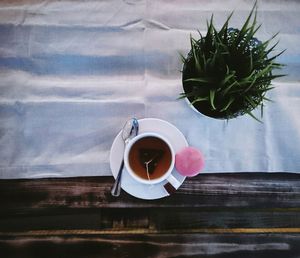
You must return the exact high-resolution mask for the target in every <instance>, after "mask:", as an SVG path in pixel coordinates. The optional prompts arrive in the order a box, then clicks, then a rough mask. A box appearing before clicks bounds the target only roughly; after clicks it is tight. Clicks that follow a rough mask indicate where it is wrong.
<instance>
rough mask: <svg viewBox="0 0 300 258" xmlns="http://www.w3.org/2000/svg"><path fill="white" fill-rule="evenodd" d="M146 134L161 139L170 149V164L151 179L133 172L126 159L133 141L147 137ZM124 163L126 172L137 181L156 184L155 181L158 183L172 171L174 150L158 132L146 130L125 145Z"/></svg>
mask: <svg viewBox="0 0 300 258" xmlns="http://www.w3.org/2000/svg"><path fill="white" fill-rule="evenodd" d="M148 136H153V137H157V138H159V139H161V140H163V141H164V142H165V143H166V144H167V145H168V147H169V149H170V152H171V164H170V166H169V169H168V170H167V171H166V173H164V174H163V175H162V176H161V177H159V178H156V179H152V180H146V179H143V178H141V177H139V176H138V175H136V173H135V172H133V170H132V169H131V167H130V165H129V160H128V154H129V151H130V149H131V147H132V145H133V144H134V143H136V142H137V141H138V140H140V139H142V138H145V137H148ZM124 164H125V168H126V170H127V171H128V173H129V174H130V175H131V176H132V177H133V178H134V179H135V180H136V181H138V182H140V183H143V184H150V185H153V184H157V183H160V182H162V181H164V180H165V179H167V178H168V177H169V176H170V174H171V173H172V171H173V169H174V165H175V152H174V149H173V147H172V145H171V143H170V142H169V140H168V139H167V138H166V137H164V136H162V135H161V134H158V133H154V132H146V133H141V134H139V135H137V136H135V137H134V138H132V139H131V140H130V141H129V142H128V144H127V145H126V146H125V151H124Z"/></svg>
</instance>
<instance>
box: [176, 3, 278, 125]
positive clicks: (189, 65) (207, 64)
mask: <svg viewBox="0 0 300 258" xmlns="http://www.w3.org/2000/svg"><path fill="white" fill-rule="evenodd" d="M232 14H233V13H231V14H230V16H229V17H228V18H227V20H226V22H225V23H224V25H223V26H222V28H221V29H220V30H219V31H217V29H216V28H215V26H214V25H213V16H212V17H211V19H210V21H209V22H207V34H206V36H205V37H203V36H202V35H201V33H200V32H199V35H200V39H195V38H193V37H192V36H191V38H190V42H191V51H190V52H189V54H188V55H187V57H184V56H182V61H183V71H182V73H183V76H182V81H183V89H184V92H183V93H181V94H180V97H179V98H180V99H181V98H187V99H188V100H189V101H190V103H191V105H193V106H194V107H195V108H196V109H197V110H198V111H199V112H201V113H203V114H205V115H207V116H211V117H214V118H223V119H230V118H234V117H237V116H239V115H243V114H249V115H250V116H252V117H253V118H255V119H257V118H256V117H255V116H254V115H253V114H252V113H251V111H252V110H253V109H255V108H257V107H258V106H261V116H262V111H263V106H264V102H265V101H269V99H268V98H267V97H266V93H267V92H268V91H269V90H271V89H272V88H273V87H272V86H271V81H272V80H273V79H275V78H278V77H281V76H284V75H283V74H277V75H274V74H273V71H274V69H279V68H281V67H282V66H283V65H282V64H279V63H277V62H275V59H276V58H277V57H278V56H279V55H281V54H282V53H283V52H284V51H282V52H280V53H278V54H276V55H273V56H272V57H269V55H270V54H271V53H272V52H273V51H274V49H275V47H276V46H277V44H278V42H277V43H275V44H273V45H272V46H269V45H270V42H271V41H272V40H273V39H274V38H275V37H276V36H277V34H275V35H274V36H273V37H272V38H271V39H269V40H267V41H265V42H261V41H259V40H257V39H256V38H255V37H254V35H255V33H256V32H257V30H258V29H259V28H260V26H261V25H258V24H257V19H256V18H257V4H256V3H255V4H254V6H253V8H252V10H251V12H250V14H249V16H248V18H247V19H246V21H245V23H244V25H243V26H242V28H241V29H233V28H228V23H229V20H230V18H231V16H232ZM257 120H258V121H260V120H259V119H257Z"/></svg>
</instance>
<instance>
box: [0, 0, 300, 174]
mask: <svg viewBox="0 0 300 258" xmlns="http://www.w3.org/2000/svg"><path fill="white" fill-rule="evenodd" d="M253 2H254V1H253ZM253 2H252V1H247V0H243V1H238V0H227V1H217V0H213V1H208V0H185V1H180V0H177V1H162V0H161V1H159V0H153V1H150V0H149V1H147V0H123V1H119V0H113V1H111V0H106V1H104V0H103V1H74V2H71V1H36V0H27V1H17V0H12V1H2V2H1V3H0V76H1V79H0V178H33V177H51V176H58V177H67V176H96V175H110V174H111V171H110V168H109V150H110V146H111V144H112V142H113V139H114V137H115V136H116V134H117V133H118V131H119V130H120V129H121V128H122V125H123V123H124V122H125V121H126V120H127V119H128V118H130V117H132V116H136V117H137V118H144V117H156V118H161V119H165V120H167V121H169V122H171V123H173V124H174V125H175V126H177V127H178V128H179V129H180V130H181V131H182V132H183V133H184V135H185V136H186V138H187V140H188V142H189V143H190V145H193V146H195V147H197V148H199V149H201V150H202V152H203V153H204V156H205V160H206V166H205V169H204V172H206V173H208V172H242V171H246V172H249V171H250V172H251V171H269V172H272V171H276V172H278V171H281V172H282V171H286V172H300V120H299V118H300V117H299V112H300V81H299V79H300V47H299V46H300V18H299V17H300V3H299V2H297V1H292V0H289V1H283V0H281V1H279V0H274V1H267V0H265V1H262V0H261V1H259V12H258V21H259V22H260V23H262V24H263V25H262V27H261V29H260V30H259V32H258V34H257V35H258V37H259V38H260V39H262V40H265V39H267V38H269V37H271V35H272V34H274V33H276V32H277V31H280V36H279V38H280V43H279V45H278V47H277V49H278V50H282V49H285V48H286V49H287V51H286V52H285V53H284V54H283V55H282V56H281V57H280V58H279V60H278V61H280V62H282V63H285V64H286V65H287V66H286V67H285V69H284V71H283V72H284V73H288V76H287V77H284V78H282V79H278V80H276V81H274V85H275V86H276V88H275V90H273V91H272V92H271V93H270V94H269V98H271V99H273V100H274V101H275V102H274V103H267V106H266V108H265V112H264V117H263V122H264V123H263V124H260V123H258V122H256V121H255V120H254V119H252V118H251V117H249V116H244V117H240V118H237V119H234V120H230V121H229V122H228V123H227V122H224V121H221V120H214V119H211V118H208V117H205V116H202V115H200V114H197V113H195V112H194V111H193V110H192V109H191V108H190V107H189V106H188V105H187V104H186V103H185V101H178V100H176V98H177V96H178V94H179V93H180V92H181V90H182V88H181V87H182V86H181V74H180V69H181V62H180V58H179V54H178V52H181V53H183V54H186V53H187V52H188V51H189V48H190V46H189V35H190V33H192V34H193V35H195V36H196V35H197V33H196V30H197V29H199V30H200V31H202V32H203V33H204V34H205V29H206V20H207V19H209V18H210V16H211V14H212V13H214V18H215V24H216V27H217V28H220V26H221V25H222V23H223V22H224V21H225V20H226V17H227V16H228V15H229V13H230V11H231V10H233V9H234V10H235V13H234V16H233V17H232V20H231V22H230V25H231V26H232V27H238V26H240V25H241V24H242V23H243V21H244V20H245V18H246V16H247V15H248V13H249V11H250V9H251V7H252V4H253Z"/></svg>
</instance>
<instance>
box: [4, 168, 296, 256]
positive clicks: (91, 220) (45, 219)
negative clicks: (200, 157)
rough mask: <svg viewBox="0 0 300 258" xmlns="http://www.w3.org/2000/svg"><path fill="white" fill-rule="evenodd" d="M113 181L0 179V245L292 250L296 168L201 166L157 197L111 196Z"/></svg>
mask: <svg viewBox="0 0 300 258" xmlns="http://www.w3.org/2000/svg"><path fill="white" fill-rule="evenodd" d="M112 183H113V180H112V178H111V177H83V178H59V179H35V180H0V201H1V212H0V253H1V254H5V257H41V256H44V257H140V255H141V254H142V255H143V257H222V258H223V257H275V258H276V257H299V256H297V255H299V254H300V216H299V215H300V198H299V197H300V175H298V174H289V173H241V174H215V175H212V174H211V175H209V174H203V175H200V176H197V177H195V178H192V179H188V180H186V181H185V183H184V184H183V185H182V186H181V188H180V189H179V190H178V191H177V192H176V193H175V194H173V195H172V196H170V197H167V198H164V199H160V200H154V201H145V200H140V199H137V198H134V197H132V196H130V195H128V194H126V193H125V192H122V194H121V196H120V197H119V198H114V197H112V196H111V195H110V189H111V186H112ZM298 246H299V247H298ZM1 257H2V256H1Z"/></svg>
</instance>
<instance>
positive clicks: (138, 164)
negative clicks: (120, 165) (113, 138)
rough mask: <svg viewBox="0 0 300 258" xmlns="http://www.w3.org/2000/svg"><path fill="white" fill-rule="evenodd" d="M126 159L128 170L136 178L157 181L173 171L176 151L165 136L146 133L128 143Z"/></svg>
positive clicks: (141, 180)
mask: <svg viewBox="0 0 300 258" xmlns="http://www.w3.org/2000/svg"><path fill="white" fill-rule="evenodd" d="M124 161H125V166H126V168H127V170H128V171H129V172H130V174H131V175H132V176H133V177H134V178H135V179H136V180H138V181H140V182H143V183H157V182H160V181H162V180H164V179H166V178H167V177H168V176H169V174H170V173H171V172H172V170H173V167H174V151H173V150H172V148H171V146H170V144H169V143H168V141H167V140H166V139H165V138H164V137H162V136H160V135H158V134H155V133H144V134H141V135H139V136H137V137H135V138H134V139H132V140H131V142H130V143H129V144H128V146H127V147H126V150H125V154H124Z"/></svg>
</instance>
